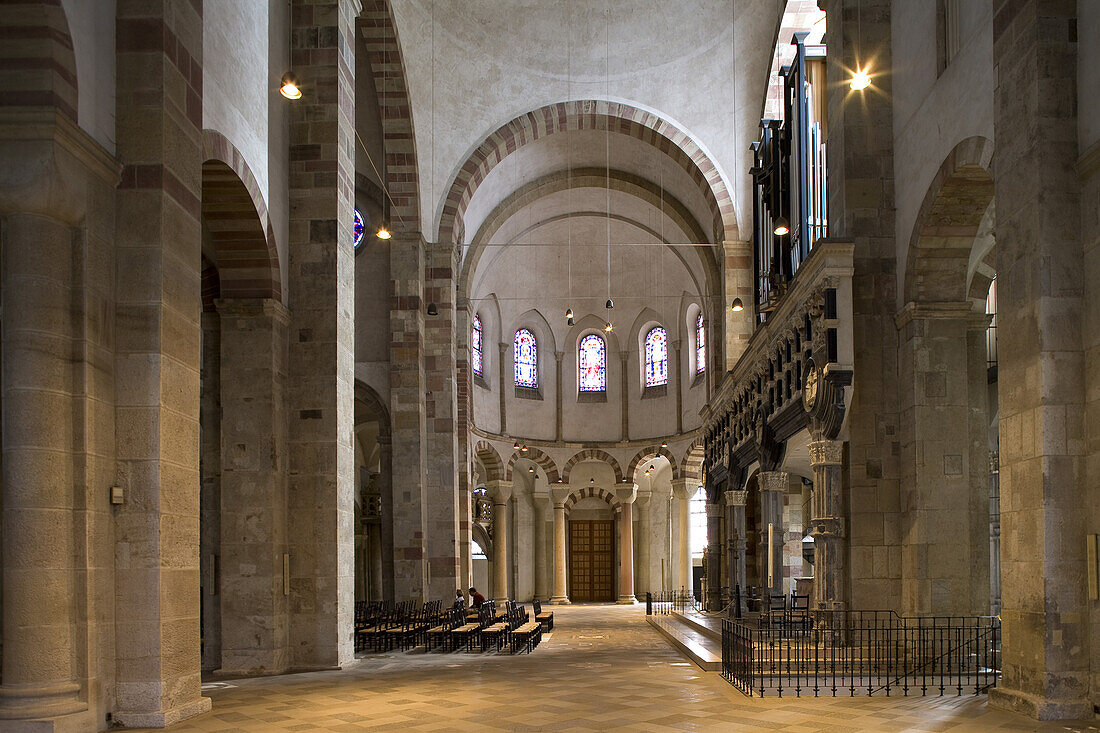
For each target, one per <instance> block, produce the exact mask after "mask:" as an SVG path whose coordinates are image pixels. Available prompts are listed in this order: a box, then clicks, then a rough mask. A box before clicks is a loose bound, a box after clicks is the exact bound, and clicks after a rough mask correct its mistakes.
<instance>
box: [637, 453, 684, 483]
mask: <svg viewBox="0 0 1100 733" xmlns="http://www.w3.org/2000/svg"><path fill="white" fill-rule="evenodd" d="M657 456H664V457H665V458H667V459H668V465H670V466H672V478H673V479H678V478H680V463H679V461H677V460H676V458H675V457H674V456H673V455H672V453H671V452H670V451H669V449H668V448H662V447H661V446H659V445H649V446H646V447H645V448H642V449H641V450H640V451H638V452H637V453H636V454H635V455H634V458H633V460H631V461H630V465H629V466H627V469H626V475H627V476H630V477H631V478H633V477H634V474H635V473H636V472H637V470H638V465H639V464H640V463H643V462H644V461H647V460H649V459H650V458H656V457H657Z"/></svg>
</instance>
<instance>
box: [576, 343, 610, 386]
mask: <svg viewBox="0 0 1100 733" xmlns="http://www.w3.org/2000/svg"><path fill="white" fill-rule="evenodd" d="M606 356H607V347H606V346H604V342H603V339H602V338H600V337H599V336H597V335H596V334H594V333H590V334H588V335H587V336H585V337H584V338H582V339H581V345H580V348H579V350H578V353H577V376H578V380H579V386H580V391H581V392H603V391H604V390H606V389H607V367H606V363H605V358H606Z"/></svg>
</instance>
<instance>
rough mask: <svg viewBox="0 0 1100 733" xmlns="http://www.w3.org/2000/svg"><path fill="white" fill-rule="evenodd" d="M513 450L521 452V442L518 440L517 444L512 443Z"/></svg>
mask: <svg viewBox="0 0 1100 733" xmlns="http://www.w3.org/2000/svg"><path fill="white" fill-rule="evenodd" d="M512 450H519V441H518V440H517V441H516V442H515V443H512Z"/></svg>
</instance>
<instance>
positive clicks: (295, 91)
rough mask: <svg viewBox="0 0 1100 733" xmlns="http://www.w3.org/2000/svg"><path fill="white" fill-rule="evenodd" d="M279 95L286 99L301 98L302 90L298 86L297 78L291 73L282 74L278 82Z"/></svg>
mask: <svg viewBox="0 0 1100 733" xmlns="http://www.w3.org/2000/svg"><path fill="white" fill-rule="evenodd" d="M279 94H282V95H283V96H284V97H286V98H287V99H301V98H302V88H301V87H300V86H298V77H297V76H296V75H295V74H294V72H293V71H288V72H286V73H285V74H283V78H282V80H281V81H280V82H279Z"/></svg>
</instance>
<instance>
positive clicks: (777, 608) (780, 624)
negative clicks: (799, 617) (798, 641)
mask: <svg viewBox="0 0 1100 733" xmlns="http://www.w3.org/2000/svg"><path fill="white" fill-rule="evenodd" d="M764 601H765V603H764V610H763V612H761V614H760V624H761V626H762V627H763V628H766V629H768V630H769V631H770V630H772V629H775V628H778V629H779V630H780V632H782V631H783V628H784V626H785V625H786V623H787V596H785V595H783V594H782V593H769V594H767V595H765V596H764Z"/></svg>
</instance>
